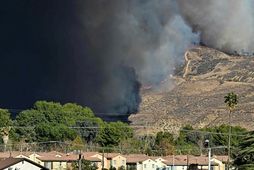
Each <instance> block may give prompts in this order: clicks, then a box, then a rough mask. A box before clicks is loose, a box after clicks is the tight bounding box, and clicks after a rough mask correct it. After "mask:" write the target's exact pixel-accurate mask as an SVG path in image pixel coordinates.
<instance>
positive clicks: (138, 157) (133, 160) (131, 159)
mask: <svg viewBox="0 0 254 170" xmlns="http://www.w3.org/2000/svg"><path fill="white" fill-rule="evenodd" d="M126 159H127V160H126V166H127V169H130V168H131V169H136V170H158V169H163V168H166V167H167V165H166V164H165V163H164V161H166V160H164V159H162V158H160V157H149V156H147V155H143V154H130V155H126Z"/></svg>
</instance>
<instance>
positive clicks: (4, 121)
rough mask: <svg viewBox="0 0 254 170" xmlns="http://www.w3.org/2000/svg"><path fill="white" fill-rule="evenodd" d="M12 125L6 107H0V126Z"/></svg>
mask: <svg viewBox="0 0 254 170" xmlns="http://www.w3.org/2000/svg"><path fill="white" fill-rule="evenodd" d="M11 125H12V120H11V114H10V112H9V111H8V110H7V109H0V127H1V128H2V127H8V126H11Z"/></svg>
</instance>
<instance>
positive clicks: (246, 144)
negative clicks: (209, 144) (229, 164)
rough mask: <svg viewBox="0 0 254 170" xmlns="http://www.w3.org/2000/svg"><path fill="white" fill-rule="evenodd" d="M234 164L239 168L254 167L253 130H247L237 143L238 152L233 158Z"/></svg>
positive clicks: (250, 169)
mask: <svg viewBox="0 0 254 170" xmlns="http://www.w3.org/2000/svg"><path fill="white" fill-rule="evenodd" d="M234 165H235V166H237V168H238V169H239V170H253V169H254V132H253V131H252V132H249V133H248V136H246V137H245V138H244V139H243V140H242V142H241V143H240V145H239V151H238V154H237V156H236V158H235V160H234Z"/></svg>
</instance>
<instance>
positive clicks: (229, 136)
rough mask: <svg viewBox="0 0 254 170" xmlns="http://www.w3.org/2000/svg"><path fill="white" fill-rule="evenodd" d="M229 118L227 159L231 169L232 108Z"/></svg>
mask: <svg viewBox="0 0 254 170" xmlns="http://www.w3.org/2000/svg"><path fill="white" fill-rule="evenodd" d="M228 117H229V118H228V120H229V133H228V160H227V163H228V166H227V170H229V164H230V155H231V153H230V145H231V133H232V132H231V131H232V128H231V109H230V110H229V116H228Z"/></svg>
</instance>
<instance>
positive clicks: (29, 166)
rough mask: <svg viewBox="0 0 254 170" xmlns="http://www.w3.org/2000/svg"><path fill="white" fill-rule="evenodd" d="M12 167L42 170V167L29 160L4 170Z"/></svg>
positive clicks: (13, 168) (23, 169)
mask: <svg viewBox="0 0 254 170" xmlns="http://www.w3.org/2000/svg"><path fill="white" fill-rule="evenodd" d="M10 168H12V169H11V170H41V168H40V167H38V166H35V165H34V164H31V163H29V162H27V161H22V162H19V163H17V164H15V165H12V166H10V167H8V168H6V169H4V170H10Z"/></svg>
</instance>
